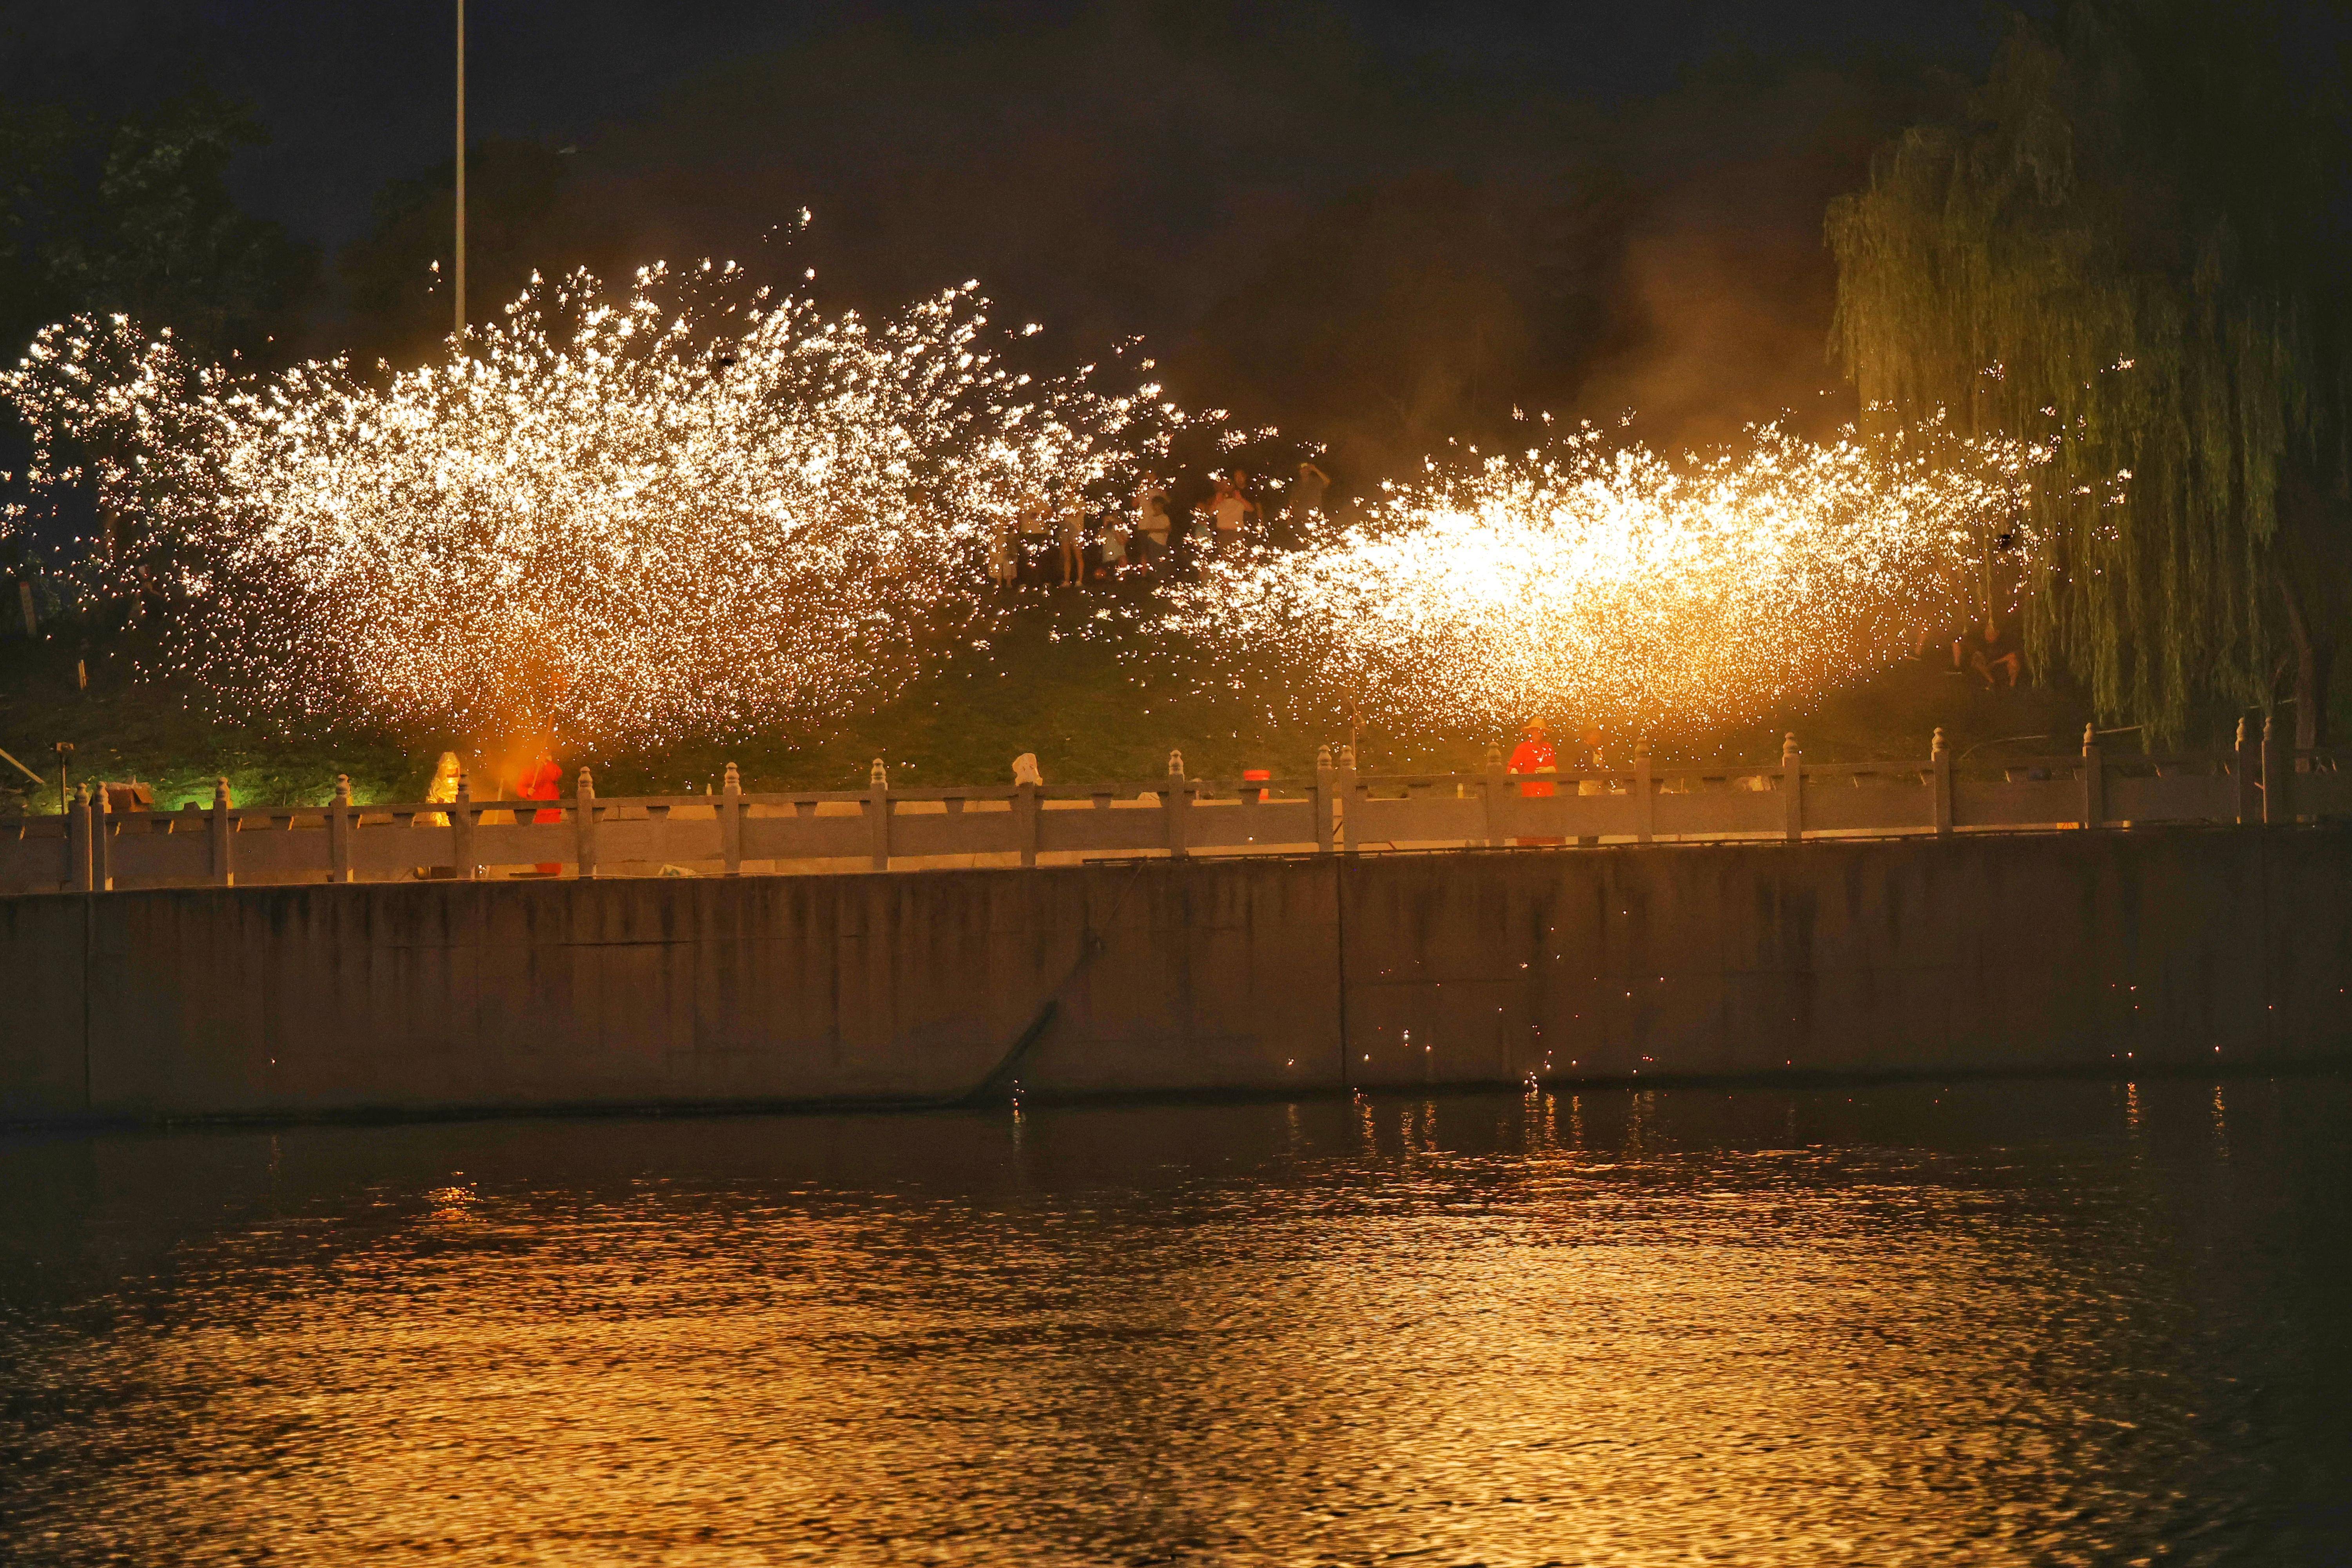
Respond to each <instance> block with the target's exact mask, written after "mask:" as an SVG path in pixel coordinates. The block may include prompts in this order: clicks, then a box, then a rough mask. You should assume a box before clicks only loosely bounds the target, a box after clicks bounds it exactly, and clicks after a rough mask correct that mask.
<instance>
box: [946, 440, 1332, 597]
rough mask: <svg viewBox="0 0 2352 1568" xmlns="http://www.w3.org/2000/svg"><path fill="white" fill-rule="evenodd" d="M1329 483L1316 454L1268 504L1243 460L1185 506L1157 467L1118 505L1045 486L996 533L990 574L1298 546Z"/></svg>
mask: <svg viewBox="0 0 2352 1568" xmlns="http://www.w3.org/2000/svg"><path fill="white" fill-rule="evenodd" d="M1330 485H1331V479H1330V476H1329V475H1328V474H1326V473H1325V472H1324V471H1323V470H1322V469H1321V468H1318V467H1316V465H1315V464H1313V463H1311V462H1310V463H1301V464H1299V465H1298V471H1297V476H1296V477H1295V478H1293V479H1291V481H1290V483H1289V485H1288V487H1287V488H1286V489H1284V491H1283V492H1282V494H1281V495H1280V497H1279V498H1276V497H1273V496H1271V495H1268V497H1267V500H1265V502H1264V503H1261V502H1260V501H1259V500H1258V499H1257V494H1255V493H1253V491H1254V489H1255V487H1254V486H1253V484H1252V482H1251V479H1250V476H1249V475H1248V474H1247V473H1245V472H1244V471H1243V470H1242V469H1239V468H1235V469H1234V470H1233V471H1232V472H1230V473H1226V474H1221V475H1218V476H1215V479H1214V489H1213V490H1212V492H1211V493H1210V495H1209V496H1208V498H1207V499H1206V500H1202V502H1200V503H1199V504H1198V505H1196V506H1192V507H1190V508H1182V509H1180V508H1177V507H1175V506H1172V505H1171V503H1170V500H1169V487H1168V484H1167V482H1166V481H1163V480H1162V479H1159V478H1158V477H1156V476H1153V475H1150V474H1147V475H1145V476H1144V477H1143V479H1142V481H1141V482H1140V483H1139V484H1138V485H1137V486H1136V489H1135V493H1134V495H1133V496H1132V497H1131V498H1129V499H1128V500H1124V501H1122V502H1121V503H1120V504H1118V505H1115V506H1111V507H1103V506H1101V505H1099V504H1098V503H1097V502H1096V501H1094V500H1091V499H1090V498H1089V497H1087V495H1086V494H1085V492H1083V491H1080V490H1076V489H1072V490H1069V491H1066V492H1064V493H1061V494H1053V493H1049V492H1045V491H1037V492H1034V493H1033V494H1031V495H1030V496H1028V497H1027V498H1026V499H1024V500H1023V502H1022V504H1021V507H1020V510H1019V511H1018V512H1017V514H1016V515H1015V516H1014V517H1013V520H1011V521H1004V522H999V523H998V524H997V526H996V530H995V531H994V533H993V534H992V535H991V536H990V539H989V542H988V574H989V577H990V579H991V580H992V582H994V583H995V584H998V585H999V586H1001V587H1006V588H1011V587H1015V586H1018V585H1021V584H1032V585H1034V586H1041V587H1055V586H1063V585H1068V586H1077V585H1081V584H1086V583H1087V582H1089V581H1096V582H1101V581H1107V580H1110V579H1115V578H1118V577H1121V576H1126V575H1129V574H1150V573H1157V572H1171V571H1177V572H1189V571H1191V570H1192V568H1193V567H1194V566H1195V565H1196V564H1197V563H1200V562H1201V561H1202V560H1204V559H1209V558H1213V557H1214V556H1217V555H1223V554H1232V553H1234V552H1237V551H1238V550H1240V549H1241V547H1242V546H1243V544H1244V542H1249V543H1253V544H1264V545H1267V546H1271V547H1273V548H1275V549H1282V550H1295V549H1297V548H1298V547H1299V546H1300V545H1301V544H1303V543H1305V542H1306V541H1307V539H1308V537H1309V536H1310V535H1311V533H1312V531H1313V529H1314V525H1315V523H1316V521H1317V520H1318V519H1319V518H1320V517H1321V516H1322V513H1323V496H1324V492H1325V491H1326V490H1328V489H1329V488H1330Z"/></svg>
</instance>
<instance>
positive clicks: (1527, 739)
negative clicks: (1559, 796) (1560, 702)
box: [1510, 719, 1559, 795]
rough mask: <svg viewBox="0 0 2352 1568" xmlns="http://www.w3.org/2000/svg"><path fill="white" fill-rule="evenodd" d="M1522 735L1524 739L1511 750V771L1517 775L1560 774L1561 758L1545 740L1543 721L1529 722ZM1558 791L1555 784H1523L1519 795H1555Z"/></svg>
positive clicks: (1533, 720)
mask: <svg viewBox="0 0 2352 1568" xmlns="http://www.w3.org/2000/svg"><path fill="white" fill-rule="evenodd" d="M1520 733H1521V735H1522V736H1523V737H1524V738H1523V739H1522V740H1521V741H1520V742H1519V743H1518V744H1517V746H1515V747H1513V748H1512V749H1511V762H1510V771H1511V772H1513V773H1558V772H1559V756H1558V755H1556V754H1555V753H1554V752H1553V751H1552V749H1551V742H1549V741H1548V740H1546V739H1545V738H1544V723H1543V721H1542V720H1540V719H1530V720H1528V727H1527V728H1526V729H1525V730H1524V731H1520ZM1556 789H1557V786H1556V785H1553V784H1521V785H1520V786H1519V793H1520V794H1521V795H1551V794H1553V793H1555V791H1556Z"/></svg>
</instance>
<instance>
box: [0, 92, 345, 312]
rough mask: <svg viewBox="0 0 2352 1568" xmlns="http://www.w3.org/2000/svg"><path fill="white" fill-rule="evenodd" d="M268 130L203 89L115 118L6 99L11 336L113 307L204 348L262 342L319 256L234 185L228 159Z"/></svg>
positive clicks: (4, 281)
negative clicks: (106, 121)
mask: <svg viewBox="0 0 2352 1568" xmlns="http://www.w3.org/2000/svg"><path fill="white" fill-rule="evenodd" d="M264 140H266V136H265V134H264V132H262V131H261V129H260V127H259V126H258V125H257V123H256V121H255V120H254V118H253V112H252V110H250V109H248V108H247V107H246V106H244V105H241V104H236V103H232V102H230V101H229V100H226V99H224V98H222V97H220V96H219V95H218V94H216V93H214V92H212V91H210V90H208V89H202V88H199V89H194V90H192V91H189V92H185V93H183V94H181V95H180V96H178V97H176V98H173V99H171V100H168V101H166V102H164V103H163V104H162V105H160V106H159V107H158V108H157V109H156V110H154V111H153V112H152V113H151V114H146V115H136V116H132V117H131V118H130V119H127V120H124V121H121V123H119V124H116V125H112V126H103V125H97V124H91V123H88V122H81V121H76V120H74V119H73V118H71V117H70V116H68V115H67V114H66V113H64V112H63V111H62V110H58V109H55V108H52V107H47V106H11V107H5V108H0V329H5V331H6V332H7V334H8V340H7V341H8V342H9V343H11V344H21V343H22V342H25V341H26V340H28V339H29V338H30V336H31V334H32V333H33V332H34V331H37V330H38V329H39V328H40V327H42V326H44V325H47V323H48V322H50V321H57V320H59V319H62V318H63V317H66V316H68V315H73V314H76V313H88V314H94V315H103V314H108V313H111V312H118V311H119V312H121V313H122V314H124V315H128V316H130V317H131V318H132V319H134V320H136V321H140V322H141V323H142V325H144V326H146V327H148V328H150V329H151V330H162V329H163V328H166V327H168V328H170V329H171V330H172V331H173V333H174V334H175V335H177V336H178V337H180V338H181V339H183V340H184V342H186V343H187V344H188V345H189V347H190V348H191V349H192V350H194V352H196V353H200V354H204V355H206V356H218V357H226V355H227V354H229V353H232V352H239V353H247V354H256V353H262V352H263V351H265V350H266V349H267V347H268V343H269V340H270V339H271V338H272V336H274V335H276V334H277V333H278V331H281V330H282V329H283V328H284V327H285V326H286V325H288V324H289V322H290V321H292V320H293V319H294V312H295V311H297V310H299V308H300V307H301V306H302V305H303V304H304V303H305V302H306V300H307V299H308V296H309V292H310V286H311V284H312V281H313V279H315V276H316V272H317V258H316V257H315V255H314V254H313V253H312V252H311V251H310V249H309V248H308V247H304V246H302V245H299V244H298V243H296V242H295V241H294V240H292V239H291V238H289V237H288V236H287V234H286V232H285V230H284V229H283V228H281V227H280V226H278V225H277V224H275V223H271V222H268V221H267V220H265V219H262V218H257V217H255V216H252V215H250V214H248V213H246V212H244V211H242V210H240V209H239V208H238V206H237V205H236V199H235V198H234V197H233V196H232V195H230V194H229V189H228V183H227V174H228V166H229V163H230V161H231V160H232V159H233V158H234V157H235V156H236V153H237V152H238V150H239V149H241V148H244V147H247V146H253V145H257V144H258V143H260V142H263V141H264ZM14 352H15V351H14V350H13V349H12V350H11V353H14Z"/></svg>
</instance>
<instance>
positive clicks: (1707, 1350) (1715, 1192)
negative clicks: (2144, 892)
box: [0, 1078, 2352, 1568]
mask: <svg viewBox="0 0 2352 1568" xmlns="http://www.w3.org/2000/svg"><path fill="white" fill-rule="evenodd" d="M2347 1113H2352V1084H2347V1082H2345V1081H2343V1080H2339V1079H2324V1078H2323V1079H2310V1078H2300V1079H2231V1080H2227V1081H2224V1082H2221V1083H2218V1084H2216V1083H2212V1082H2195V1081H2188V1080H2180V1079H2174V1080H2167V1081H2154V1082H2147V1083H2141V1084H2138V1085H2136V1086H2135V1085H2125V1084H2105V1083H2097V1084H2086V1083H2014V1084H1997V1085H1988V1084H1979V1085H1973V1086H1967V1087H1962V1088H1958V1089H1953V1088H1943V1089H1937V1088H1922V1087H1902V1088H1874V1089H1838V1090H1834V1091H1830V1090H1823V1091H1818V1092H1810V1091H1809V1092H1803V1093H1784V1092H1777V1091H1761V1090H1748V1091H1743V1092H1738V1093H1732V1094H1727V1093H1724V1092H1722V1091H1720V1090H1715V1091H1706V1090H1700V1089H1681V1090H1664V1091H1655V1092H1644V1093H1640V1094H1634V1093H1630V1092H1621V1091H1614V1090H1611V1091H1604V1092H1597V1093H1592V1092H1588V1093H1583V1094H1577V1095H1570V1094H1565V1093H1562V1094H1542V1095H1533V1096H1528V1097H1526V1098H1519V1097H1514V1096H1497V1097H1475V1096H1464V1097H1454V1098H1441V1099H1435V1100H1422V1099H1407V1098H1381V1097H1374V1098H1369V1099H1363V1100H1354V1101H1331V1102H1324V1103H1307V1104H1298V1105H1283V1104H1245V1105H1155V1106H1138V1107H1118V1108H1062V1109H1042V1110H1041V1109H1034V1108H1033V1109H1031V1110H1027V1111H1025V1112H1023V1113H1021V1114H1020V1115H1019V1116H1018V1117H1015V1116H1014V1115H1013V1114H1012V1113H1009V1112H1003V1113H994V1114H982V1113H969V1114H967V1113H961V1112H959V1113H939V1114H926V1115H907V1116H895V1117H893V1116H879V1115H866V1116H837V1117H835V1116H827V1117H818V1116H790V1117H722V1118H693V1119H667V1120H664V1119H604V1120H579V1121H478V1122H470V1123H457V1124H440V1125H412V1126H396V1127H310V1128H287V1129H274V1130H271V1129H262V1130H212V1131H175V1132H150V1133H116V1134H107V1135H100V1136H71V1137H67V1136H59V1135H54V1134H49V1135H37V1134H29V1133H16V1134H12V1135H8V1136H6V1137H5V1140H0V1204H5V1219H0V1399H5V1404H0V1560H5V1561H7V1562H9V1563H231V1562H235V1563H248V1562H268V1563H351V1562H358V1561H365V1562H368V1563H391V1564H405V1563H663V1564H701V1563H730V1564H732V1563H800V1562H806V1563H892V1564H899V1563H1072V1564H1097V1563H1219V1564H1224V1563H1403V1564H1407V1565H1409V1568H1421V1565H1424V1564H1431V1565H1433V1564H1455V1563H1489V1564H1505V1563H1609V1564H1650V1563H1661V1564H1663V1563H1675V1564H1684V1563H1738V1564H1765V1565H1771V1564H1806V1565H1809V1568H1810V1565H1812V1564H1827V1563H2100V1564H2106V1563H2262V1564H2273V1563H2344V1562H2347V1561H2352V1397H2348V1396H2352V1350H2347V1337H2352V1260H2348V1259H2347V1243H2352V1221H2347V1194H2352V1140H2347V1135H2346V1129H2347Z"/></svg>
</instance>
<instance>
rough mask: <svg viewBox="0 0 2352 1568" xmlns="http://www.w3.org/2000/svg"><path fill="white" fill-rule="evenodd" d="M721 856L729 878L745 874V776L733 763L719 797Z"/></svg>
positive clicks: (729, 764) (729, 767)
mask: <svg viewBox="0 0 2352 1568" xmlns="http://www.w3.org/2000/svg"><path fill="white" fill-rule="evenodd" d="M719 858H721V859H723V860H724V861H726V862H727V874H728V875H729V876H730V877H740V876H741V875H742V874H743V774H742V773H741V772H740V770H738V769H737V767H736V766H735V764H734V763H728V764H727V782H726V783H725V784H723V785H721V786H720V793H719Z"/></svg>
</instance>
